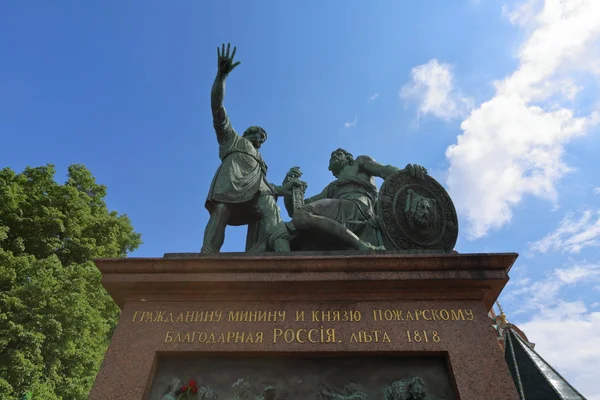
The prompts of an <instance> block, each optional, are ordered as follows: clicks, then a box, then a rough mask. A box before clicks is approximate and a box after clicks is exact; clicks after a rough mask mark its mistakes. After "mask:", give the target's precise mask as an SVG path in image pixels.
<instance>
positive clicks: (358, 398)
mask: <svg viewBox="0 0 600 400" xmlns="http://www.w3.org/2000/svg"><path fill="white" fill-rule="evenodd" d="M319 398H320V399H321V400H367V395H366V394H365V393H363V392H361V391H360V390H359V388H358V386H357V385H355V384H353V383H349V384H347V385H346V386H344V393H336V392H334V391H333V390H331V389H329V388H327V387H326V386H324V385H321V386H320V387H319Z"/></svg>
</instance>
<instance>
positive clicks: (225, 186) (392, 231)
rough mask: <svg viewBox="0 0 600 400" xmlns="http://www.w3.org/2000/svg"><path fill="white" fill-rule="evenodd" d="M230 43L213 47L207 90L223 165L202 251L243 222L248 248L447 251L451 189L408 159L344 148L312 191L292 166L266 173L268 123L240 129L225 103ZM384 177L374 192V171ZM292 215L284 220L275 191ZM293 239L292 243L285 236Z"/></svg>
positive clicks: (454, 231)
mask: <svg viewBox="0 0 600 400" xmlns="http://www.w3.org/2000/svg"><path fill="white" fill-rule="evenodd" d="M235 52H236V48H235V47H234V48H233V52H231V53H230V45H227V48H225V45H224V44H223V45H222V46H221V48H217V56H218V68H217V76H216V78H215V81H214V83H213V87H212V92H211V107H212V114H213V125H214V128H215V132H216V134H217V141H218V143H219V157H220V159H221V165H220V166H219V168H218V169H217V172H216V174H215V176H214V178H213V181H212V183H211V186H210V189H209V192H208V197H207V199H206V208H207V209H208V210H209V212H210V219H209V221H208V224H207V226H206V229H205V233H204V244H203V246H202V253H216V252H219V251H220V249H221V246H222V245H223V242H224V240H225V228H226V227H227V225H248V235H247V238H246V251H247V252H257V251H258V252H265V251H278V252H282V251H283V252H286V251H290V250H351V249H354V250H368V251H371V250H386V249H387V250H400V251H407V252H419V251H426V252H427V251H430V252H431V251H433V252H445V253H449V252H452V251H453V246H454V244H455V243H456V239H457V236H458V220H457V218H456V212H455V210H454V206H453V204H452V201H451V200H450V197H449V196H448V194H447V193H446V191H445V190H444V189H443V187H442V186H441V185H440V184H439V183H437V182H436V181H435V180H434V179H433V178H431V177H429V176H428V175H427V169H425V168H424V167H422V166H420V165H415V164H408V165H407V166H406V168H404V169H400V168H397V167H395V166H393V165H385V164H380V163H378V162H376V161H375V160H374V159H373V158H371V157H369V156H366V155H361V156H358V157H356V158H354V157H353V155H352V154H351V153H350V152H348V151H346V150H344V149H341V148H340V149H337V150H335V151H334V152H333V153H331V159H330V162H329V170H330V171H331V172H332V173H333V175H334V176H335V178H336V180H334V181H333V182H331V183H330V184H329V185H327V186H326V187H325V189H323V191H322V192H321V193H319V194H317V195H315V196H312V197H309V198H307V199H305V198H304V193H305V191H306V187H307V184H306V183H305V182H303V181H301V180H300V177H301V176H302V172H301V171H300V168H299V167H293V168H291V169H290V171H289V172H288V173H287V175H286V177H285V179H284V181H283V184H282V185H281V186H277V185H274V184H272V183H269V182H268V181H267V179H266V175H267V164H266V163H265V161H264V160H263V159H262V156H261V154H260V152H259V149H260V147H261V146H262V144H263V143H264V142H265V141H266V139H267V133H266V131H265V130H264V129H263V128H262V127H259V126H251V127H250V128H248V129H246V131H245V132H244V134H243V135H242V136H239V135H238V134H237V133H236V132H235V130H234V129H233V128H232V126H231V124H230V122H229V117H228V116H227V113H226V111H225V107H224V106H223V99H224V96H225V81H226V79H227V76H228V75H229V74H230V73H231V71H233V70H234V69H235V68H236V67H237V66H238V65H239V64H240V62H239V61H237V62H234V56H235ZM376 177H377V178H382V179H384V183H383V186H382V192H381V193H378V190H377V186H376V185H375V178H376ZM279 196H283V197H284V204H285V206H286V209H287V210H288V214H289V215H290V217H291V218H292V220H291V222H288V223H284V222H283V220H282V217H281V211H280V209H279V206H278V205H277V197H279ZM290 242H292V243H290Z"/></svg>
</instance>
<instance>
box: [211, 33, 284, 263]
mask: <svg viewBox="0 0 600 400" xmlns="http://www.w3.org/2000/svg"><path fill="white" fill-rule="evenodd" d="M230 47H231V46H230V44H228V45H227V50H225V44H223V45H222V47H221V48H220V49H219V48H218V47H217V57H218V68H217V76H216V78H215V81H214V83H213V86H212V92H211V108H212V115H213V126H214V129H215V132H216V134H217V141H218V143H219V158H220V159H221V165H220V166H219V168H218V169H217V172H216V173H215V176H214V178H213V181H212V183H211V186H210V190H209V192H208V197H207V199H206V204H205V206H206V208H207V209H208V211H209V212H210V219H209V221H208V223H207V225H206V229H205V232H204V243H203V245H202V253H215V252H219V251H220V249H221V246H222V245H223V242H224V240H225V228H226V227H227V225H249V233H248V241H249V244H248V245H247V248H246V250H247V251H251V250H254V251H266V250H275V251H289V250H290V245H289V240H288V238H287V237H286V235H287V232H286V229H285V225H284V224H283V220H282V219H281V213H280V209H279V206H278V205H277V196H282V195H284V194H286V193H288V194H289V193H290V192H291V189H292V187H293V186H294V183H293V182H290V183H289V184H288V185H287V186H286V185H284V186H276V185H273V184H270V183H268V182H267V180H266V174H267V164H266V163H265V162H264V160H263V159H262V156H261V155H260V152H259V149H260V147H261V146H262V144H263V143H264V142H265V141H266V140H267V132H266V131H265V130H264V129H263V128H262V127H259V126H251V127H249V128H248V129H246V130H245V131H244V133H243V135H242V136H239V135H238V134H237V133H236V131H235V130H234V129H233V127H232V126H231V124H230V122H229V117H228V116H227V112H226V111H225V107H224V106H223V99H224V96H225V81H226V80H227V76H228V75H229V74H230V73H231V71H233V70H234V69H235V68H236V67H237V66H238V65H239V64H240V62H239V61H237V62H234V61H233V60H234V56H235V52H236V48H235V47H234V48H233V52H231V53H230Z"/></svg>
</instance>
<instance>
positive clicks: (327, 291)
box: [89, 252, 518, 400]
mask: <svg viewBox="0 0 600 400" xmlns="http://www.w3.org/2000/svg"><path fill="white" fill-rule="evenodd" d="M516 257H517V255H516V254H512V253H511V254H453V255H406V254H394V253H388V252H382V253H356V252H350V253H310V254H305V253H298V254H285V255H282V254H273V253H270V254H268V255H250V254H243V253H233V254H231V253H230V254H219V255H215V256H201V255H179V256H170V257H165V258H152V259H149V258H145V259H134V258H131V259H116V260H114V259H110V260H97V261H96V264H97V266H98V268H99V269H100V270H101V271H102V274H103V280H102V283H103V285H104V286H105V287H106V289H107V290H108V291H109V293H110V294H111V296H112V297H113V299H114V300H115V301H116V302H117V303H118V304H119V306H120V307H121V308H122V310H123V312H122V315H121V320H120V321H119V325H118V327H117V329H116V331H115V334H114V336H113V339H112V343H111V345H110V347H109V349H108V351H107V354H106V357H105V360H104V362H103V364H102V367H101V369H100V372H99V373H98V376H97V379H96V382H95V384H94V387H93V389H92V392H91V394H90V397H89V398H90V399H108V398H110V399H148V398H150V399H151V400H154V399H158V400H161V399H162V395H164V394H165V392H166V391H167V389H168V382H170V381H172V380H173V378H178V379H180V380H181V381H182V382H183V384H185V383H186V382H187V380H189V379H194V380H196V381H197V382H198V384H199V385H206V386H207V387H210V388H212V389H213V390H214V391H215V392H216V393H217V394H219V398H220V399H229V398H231V397H230V396H231V394H232V393H233V389H232V388H231V385H234V384H235V383H236V382H238V381H239V379H242V381H240V382H239V383H238V385H239V384H241V383H242V382H246V379H247V382H249V383H250V384H251V385H252V396H251V397H249V398H252V399H255V398H256V397H257V396H258V395H259V394H261V391H262V390H265V389H266V388H267V387H268V386H273V389H271V390H274V391H275V392H276V393H275V397H274V398H280V397H278V396H281V395H283V392H286V396H287V397H286V398H287V399H294V400H295V399H304V398H306V396H308V395H309V394H308V393H309V392H310V393H312V394H311V395H310V396H309V398H316V397H315V396H316V395H317V393H319V390H321V389H320V387H321V386H322V387H325V388H329V389H326V391H327V390H330V391H331V392H333V393H338V394H342V393H343V390H345V389H344V386H345V385H347V384H352V385H354V386H353V387H354V388H355V389H356V390H359V391H361V392H362V393H365V394H367V395H368V396H367V398H369V399H384V398H386V397H385V396H384V390H385V388H389V387H392V388H395V389H394V390H398V391H402V390H408V389H406V388H407V386H406V385H408V383H407V382H410V379H413V378H415V377H420V378H421V379H422V383H423V385H424V387H425V389H426V391H427V393H428V395H429V396H430V397H429V398H439V399H453V398H455V399H477V400H480V399H486V400H492V399H515V400H516V399H518V395H517V392H516V389H515V387H514V384H513V382H512V379H511V377H510V374H509V371H508V368H507V365H506V363H505V361H504V359H503V353H502V350H501V348H500V347H499V345H498V342H497V340H496V335H495V333H494V330H493V328H492V326H491V325H490V320H489V318H488V316H487V311H488V310H489V309H490V308H491V307H492V305H493V303H494V301H495V300H496V299H497V297H498V295H499V294H500V292H501V290H502V289H503V287H504V285H505V284H506V282H507V281H508V271H509V270H510V267H511V266H512V264H513V262H514V261H515V259H516ZM208 359H211V360H213V362H214V363H213V364H210V363H209V362H208V361H207V360H208ZM269 360H272V361H271V362H270V361H269ZM427 363H430V364H427ZM209 365H214V367H213V368H208V369H207V366H209ZM228 365H229V366H230V367H229V368H230V371H231V372H230V375H229V376H227V375H225V377H224V378H219V379H217V378H216V376H217V375H219V376H221V375H222V374H221V373H219V374H216V375H215V373H216V372H217V371H218V370H219V369H218V368H222V370H221V371H225V370H227V369H228V368H227V366H228ZM319 365H322V366H323V367H322V368H318V366H319ZM386 365H388V366H390V365H393V367H387V368H386ZM217 367H218V368H217ZM428 368H429V369H428ZM436 368H437V369H436ZM382 369H383V370H386V371H388V372H386V373H383V372H381V371H382ZM334 371H337V372H335V373H334ZM368 371H371V372H368ZM432 371H437V372H432ZM250 372H252V373H250ZM223 373H224V372H223ZM303 377H304V378H303ZM296 378H298V381H300V380H304V379H309V383H305V385H306V386H303V385H302V384H301V383H298V382H296V383H295V384H294V383H293V382H294V379H296ZM317 382H318V383H317ZM394 382H395V383H394ZM443 382H446V383H443ZM227 385H229V387H228V388H227V389H225V388H226V386H227ZM315 385H317V387H314V386H315ZM355 389H352V390H355ZM294 390H295V392H294ZM219 391H220V392H222V393H223V394H222V395H221V394H220V393H219ZM377 391H379V393H380V394H379V395H377V394H376V392H377ZM294 393H296V394H294ZM150 395H151V397H149V396H150ZM321 398H323V399H325V398H328V397H327V396H325V395H321Z"/></svg>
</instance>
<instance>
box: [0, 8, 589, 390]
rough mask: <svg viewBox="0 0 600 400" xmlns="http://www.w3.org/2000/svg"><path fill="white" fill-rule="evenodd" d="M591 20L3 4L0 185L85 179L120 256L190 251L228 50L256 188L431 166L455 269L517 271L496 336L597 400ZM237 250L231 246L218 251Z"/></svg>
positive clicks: (230, 96)
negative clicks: (449, 218)
mask: <svg viewBox="0 0 600 400" xmlns="http://www.w3.org/2000/svg"><path fill="white" fill-rule="evenodd" d="M598 3H600V2H597V1H596V0H587V1H584V0H581V1H580V0H573V1H567V2H563V3H559V2H557V1H553V0H545V1H543V0H523V1H514V0H507V1H500V0H490V1H476V0H464V1H453V2H448V1H446V0H429V1H423V2H399V1H394V0H389V1H384V0H380V1H377V2H359V1H341V0H340V1H337V0H336V1H333V0H332V1H327V2H300V1H286V2H282V1H266V0H265V1H261V2H247V1H219V2H208V1H206V2H205V1H202V2H201V1H179V2H159V1H128V2H118V1H104V2H95V3H92V2H85V3H83V2H76V1H63V2H60V3H51V2H5V3H3V4H2V5H1V6H0V49H2V62H0V135H1V138H2V141H1V144H0V160H1V165H0V166H1V167H5V166H8V167H11V168H13V169H14V170H16V171H21V170H22V169H23V168H24V167H25V166H27V165H30V166H39V165H43V164H46V163H52V164H55V165H56V167H57V169H58V174H57V179H58V180H63V179H64V177H65V173H66V169H67V166H68V165H69V164H73V163H83V164H85V165H86V166H87V167H88V168H89V169H90V170H91V171H92V173H93V174H94V175H95V176H96V178H97V180H98V182H100V183H102V184H105V185H107V187H108V197H107V202H108V204H109V207H110V208H111V209H114V210H117V211H118V212H120V213H126V214H128V215H129V217H130V218H131V220H132V222H133V224H134V226H135V228H136V230H137V231H139V232H141V233H142V235H143V241H144V244H143V245H142V246H141V247H140V249H139V250H137V251H136V252H135V253H134V254H133V256H140V257H146V256H161V255H162V254H163V253H165V252H195V251H199V249H200V246H201V242H202V234H203V230H204V226H205V224H206V221H207V217H208V213H207V211H206V210H205V209H204V199H205V196H206V193H207V190H208V187H209V184H210V181H211V179H212V176H213V174H214V172H215V170H216V168H217V166H218V165H219V159H218V155H217V144H216V140H215V136H214V132H213V130H212V121H211V113H210V105H209V96H210V87H211V85H212V81H213V78H214V75H215V72H216V47H217V46H218V45H219V44H221V43H222V42H231V43H232V45H235V46H237V47H238V49H237V54H236V58H237V59H239V60H240V61H241V62H242V64H241V65H240V66H239V67H238V68H237V69H236V70H235V71H234V72H233V73H232V74H231V75H230V77H229V80H228V86H227V94H226V99H225V104H226V107H227V110H228V112H229V115H230V118H231V120H232V123H233V126H234V127H235V128H236V129H237V130H238V132H242V131H243V130H244V129H245V128H246V127H247V126H249V125H261V126H263V127H264V128H265V129H266V130H267V131H268V132H269V138H268V141H267V142H266V144H265V145H264V146H263V148H262V154H263V157H264V159H265V160H266V162H267V163H268V165H269V178H270V180H271V181H273V182H275V183H279V182H280V181H281V180H282V178H283V176H284V174H285V173H286V172H287V170H288V169H289V168H290V167H291V166H294V165H298V166H300V167H301V168H302V170H303V172H304V176H303V178H305V180H306V181H308V183H309V188H308V194H314V193H316V192H318V191H320V190H321V189H322V188H323V187H324V186H325V185H326V184H327V183H328V182H329V181H330V180H331V178H332V176H331V175H330V172H329V171H327V165H328V159H329V154H330V152H331V151H332V150H334V149H336V148H338V147H344V148H346V149H347V150H349V151H351V152H352V153H354V154H355V155H359V154H367V155H370V156H372V157H373V158H375V159H376V160H378V161H380V162H383V163H388V164H394V165H398V166H401V167H403V166H404V165H406V164H407V163H409V162H410V163H417V164H422V165H424V166H426V167H427V168H428V169H429V170H430V173H431V175H432V176H433V177H434V178H436V179H437V180H438V181H440V182H441V183H443V184H444V185H445V186H446V187H447V189H448V190H449V192H450V194H451V196H452V197H453V199H454V201H455V203H456V206H457V209H458V211H459V217H460V222H461V236H460V238H459V242H458V244H457V246H456V248H457V250H458V251H459V252H462V253H469V252H512V251H514V252H518V253H520V254H521V256H520V258H519V259H518V261H517V263H516V264H515V266H514V267H513V270H512V272H511V277H512V280H511V282H510V284H509V285H508V287H507V289H506V290H505V292H504V294H503V296H502V297H501V301H503V306H504V308H505V310H506V311H507V313H508V315H509V320H512V321H513V322H515V323H517V324H519V326H521V327H522V328H523V329H524V330H525V332H526V333H527V334H528V335H529V338H530V340H531V341H533V342H535V343H536V344H537V349H538V350H539V351H540V352H541V353H542V355H543V356H545V357H547V358H548V359H549V360H550V361H551V362H553V363H554V365H555V366H556V367H557V368H558V369H559V371H560V372H561V373H563V374H564V375H565V376H566V377H567V378H568V379H570V380H571V381H572V383H573V384H574V385H575V386H576V387H577V388H578V389H579V390H581V391H582V392H583V393H584V394H586V395H587V396H588V397H589V398H596V399H600V391H599V390H598V389H597V385H596V384H595V381H594V375H593V374H592V375H590V374H589V373H587V372H586V369H587V367H591V366H592V365H594V364H595V365H600V334H599V332H600V255H599V252H598V242H599V237H600V222H599V221H600V220H599V214H598V213H599V211H600V210H599V209H600V207H599V203H600V193H599V192H600V189H598V190H596V188H600V177H599V176H598V161H597V159H598V156H597V155H598V154H599V152H600V140H599V138H598V126H597V123H598V119H599V118H598V116H597V115H596V114H595V112H597V111H596V110H598V108H599V107H598V105H599V104H600V103H599V101H598V100H599V99H598V95H597V93H598V77H599V76H600V52H599V51H598V50H599V47H598V39H599V38H600V10H595V7H598V6H597V4H598ZM596 11H598V12H596ZM379 183H380V182H379ZM284 215H286V214H285V212H284ZM244 240H245V231H244V228H229V229H228V232H227V238H226V244H225V246H224V247H223V249H222V250H223V251H241V250H243V248H244ZM594 396H595V397H594Z"/></svg>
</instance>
